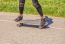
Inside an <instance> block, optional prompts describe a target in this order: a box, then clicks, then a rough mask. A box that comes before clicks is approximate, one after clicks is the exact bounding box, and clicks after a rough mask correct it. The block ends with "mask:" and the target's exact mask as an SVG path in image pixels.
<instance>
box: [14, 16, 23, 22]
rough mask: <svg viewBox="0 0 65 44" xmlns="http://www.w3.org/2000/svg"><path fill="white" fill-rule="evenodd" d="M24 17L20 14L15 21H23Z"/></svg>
mask: <svg viewBox="0 0 65 44" xmlns="http://www.w3.org/2000/svg"><path fill="white" fill-rule="evenodd" d="M22 19H23V17H21V16H18V17H17V18H16V19H15V21H16V22H18V21H21V20H22Z"/></svg>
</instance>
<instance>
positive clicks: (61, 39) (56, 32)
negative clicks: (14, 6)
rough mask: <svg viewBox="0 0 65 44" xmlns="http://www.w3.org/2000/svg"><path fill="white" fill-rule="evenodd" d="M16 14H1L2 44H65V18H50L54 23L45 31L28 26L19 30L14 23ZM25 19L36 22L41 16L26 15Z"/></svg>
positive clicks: (0, 33)
mask: <svg viewBox="0 0 65 44" xmlns="http://www.w3.org/2000/svg"><path fill="white" fill-rule="evenodd" d="M16 14H17V15H18V13H5V12H4V13H3V12H0V44H65V18H58V17H53V18H52V17H48V18H49V19H52V22H53V23H50V25H49V28H45V29H39V28H35V27H27V26H23V27H20V28H19V27H17V26H16V24H17V22H15V21H14V19H15V18H16V17H17V15H16ZM32 18H33V19H32ZM24 19H29V20H27V22H30V21H31V20H32V21H33V22H35V21H34V20H36V19H39V16H32V15H28V16H26V15H24ZM25 22H26V21H25ZM49 22H50V21H49ZM33 24H34V23H33Z"/></svg>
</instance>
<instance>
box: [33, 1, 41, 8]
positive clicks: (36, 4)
mask: <svg viewBox="0 0 65 44" xmlns="http://www.w3.org/2000/svg"><path fill="white" fill-rule="evenodd" d="M33 6H34V7H36V8H39V7H41V6H40V4H39V3H38V2H33Z"/></svg>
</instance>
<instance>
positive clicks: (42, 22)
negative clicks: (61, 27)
mask: <svg viewBox="0 0 65 44" xmlns="http://www.w3.org/2000/svg"><path fill="white" fill-rule="evenodd" d="M44 27H45V18H44V19H41V22H40V26H39V28H40V29H42V28H44Z"/></svg>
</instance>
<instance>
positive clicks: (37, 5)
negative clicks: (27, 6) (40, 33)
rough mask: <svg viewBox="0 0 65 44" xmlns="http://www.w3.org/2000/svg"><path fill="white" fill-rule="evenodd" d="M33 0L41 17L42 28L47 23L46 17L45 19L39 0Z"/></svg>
mask: <svg viewBox="0 0 65 44" xmlns="http://www.w3.org/2000/svg"><path fill="white" fill-rule="evenodd" d="M32 2H33V5H34V7H35V8H36V9H37V11H38V13H39V15H40V17H41V23H40V28H43V27H44V24H45V19H44V16H43V12H42V8H41V5H40V4H39V2H38V0H32Z"/></svg>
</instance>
